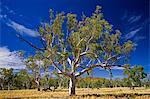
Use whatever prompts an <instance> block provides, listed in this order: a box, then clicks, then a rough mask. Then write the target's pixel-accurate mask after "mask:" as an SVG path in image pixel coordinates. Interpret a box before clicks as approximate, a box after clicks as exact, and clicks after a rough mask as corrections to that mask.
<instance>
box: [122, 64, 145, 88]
mask: <svg viewBox="0 0 150 99" xmlns="http://www.w3.org/2000/svg"><path fill="white" fill-rule="evenodd" d="M124 74H125V75H127V79H126V80H127V82H128V83H129V85H130V88H132V89H134V87H135V86H140V87H141V80H142V79H144V78H146V76H147V74H146V73H145V72H144V68H143V67H142V66H133V67H131V68H130V65H126V66H125V70H124Z"/></svg>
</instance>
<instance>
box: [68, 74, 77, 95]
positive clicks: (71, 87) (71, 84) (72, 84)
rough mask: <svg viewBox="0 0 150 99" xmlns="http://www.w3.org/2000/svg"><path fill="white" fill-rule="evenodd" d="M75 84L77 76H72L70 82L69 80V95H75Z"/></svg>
mask: <svg viewBox="0 0 150 99" xmlns="http://www.w3.org/2000/svg"><path fill="white" fill-rule="evenodd" d="M75 84H76V80H75V77H71V78H70V82H69V95H70V96H72V95H75Z"/></svg>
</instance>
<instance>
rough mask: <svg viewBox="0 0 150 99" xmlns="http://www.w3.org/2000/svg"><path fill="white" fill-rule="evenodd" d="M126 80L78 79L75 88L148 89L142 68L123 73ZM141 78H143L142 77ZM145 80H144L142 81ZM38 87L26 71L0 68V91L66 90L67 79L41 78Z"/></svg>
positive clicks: (148, 85) (30, 74) (32, 76)
mask: <svg viewBox="0 0 150 99" xmlns="http://www.w3.org/2000/svg"><path fill="white" fill-rule="evenodd" d="M124 73H125V74H126V78H122V79H119V78H118V79H113V80H110V79H106V78H93V77H85V78H82V77H80V78H78V79H76V80H77V83H76V87H77V88H98V89H99V88H107V87H109V88H112V87H129V88H132V89H133V88H134V87H146V88H148V87H150V79H148V78H147V79H146V78H145V77H146V74H145V73H144V72H143V67H141V66H138V67H137V66H135V67H134V68H133V69H131V70H128V69H126V70H125V71H124ZM142 76H143V77H142ZM143 78H145V79H143ZM39 84H40V87H37V84H36V82H35V77H34V75H33V74H32V73H28V70H25V69H24V70H20V71H19V72H17V73H16V72H14V70H13V69H12V68H11V69H6V68H1V69H0V90H14V89H36V88H37V89H38V88H39V89H38V90H40V89H42V90H43V91H47V90H51V91H54V90H55V89H57V88H68V87H69V86H68V85H69V79H68V78H65V77H60V76H57V75H56V77H53V78H52V77H50V76H47V77H46V76H41V77H40V80H39Z"/></svg>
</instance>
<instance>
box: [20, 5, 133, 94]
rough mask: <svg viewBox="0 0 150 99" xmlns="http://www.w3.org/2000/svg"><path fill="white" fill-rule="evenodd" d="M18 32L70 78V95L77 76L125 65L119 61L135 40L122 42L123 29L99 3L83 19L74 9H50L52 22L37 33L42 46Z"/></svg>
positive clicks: (73, 89)
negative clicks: (66, 11)
mask: <svg viewBox="0 0 150 99" xmlns="http://www.w3.org/2000/svg"><path fill="white" fill-rule="evenodd" d="M17 36H18V37H19V38H20V39H21V40H23V41H25V42H26V43H28V44H29V45H31V46H32V47H33V48H35V49H36V50H37V51H38V52H40V53H41V55H42V58H43V59H47V60H48V61H49V66H54V68H55V69H56V70H57V73H58V74H61V75H63V76H66V77H68V78H69V79H70V82H69V95H75V84H76V78H77V77H79V76H80V75H82V74H84V73H86V72H89V71H90V70H92V69H93V68H96V67H100V68H105V69H108V70H111V68H112V67H114V66H119V67H120V66H122V65H123V64H122V65H121V64H118V61H119V60H120V59H121V58H122V60H123V59H125V57H126V56H127V55H128V54H129V53H130V52H131V51H132V49H133V47H134V44H133V43H132V41H127V42H124V41H122V42H120V41H121V33H120V31H119V30H116V31H114V30H113V28H112V25H111V24H109V22H108V21H106V20H105V19H104V17H103V14H102V12H101V7H100V6H97V7H96V10H95V12H94V13H93V14H92V15H91V16H90V17H86V16H85V15H83V16H82V19H81V20H77V18H76V15H75V14H72V13H69V14H67V15H65V14H64V13H58V14H57V15H56V16H55V15H54V14H53V11H52V10H50V22H49V23H45V24H44V25H42V26H40V27H39V34H38V37H39V40H40V41H41V44H42V45H43V47H37V46H35V45H34V44H32V43H31V42H30V41H27V40H25V39H24V38H23V37H22V36H21V35H17Z"/></svg>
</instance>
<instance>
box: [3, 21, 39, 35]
mask: <svg viewBox="0 0 150 99" xmlns="http://www.w3.org/2000/svg"><path fill="white" fill-rule="evenodd" d="M6 24H7V25H8V26H9V27H11V28H13V29H14V30H16V31H17V32H19V33H20V34H22V35H24V34H26V35H28V36H31V37H37V36H38V33H37V32H36V31H34V30H32V29H29V28H27V27H25V26H24V25H21V24H18V23H16V22H14V21H12V20H9V21H8V22H7V23H6Z"/></svg>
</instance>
